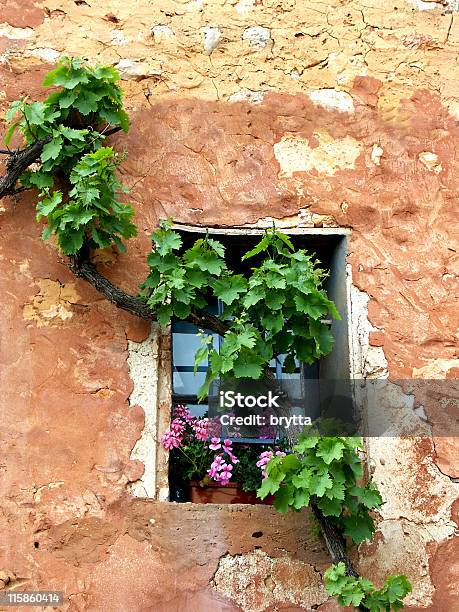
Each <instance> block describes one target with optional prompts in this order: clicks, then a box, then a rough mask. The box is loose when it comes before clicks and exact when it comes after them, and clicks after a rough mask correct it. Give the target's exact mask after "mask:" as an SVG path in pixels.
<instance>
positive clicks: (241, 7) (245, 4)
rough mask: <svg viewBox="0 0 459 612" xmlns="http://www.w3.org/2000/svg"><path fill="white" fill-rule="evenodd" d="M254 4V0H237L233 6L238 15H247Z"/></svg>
mask: <svg viewBox="0 0 459 612" xmlns="http://www.w3.org/2000/svg"><path fill="white" fill-rule="evenodd" d="M254 6H255V0H239V2H238V3H237V4H236V6H235V7H234V8H235V9H236V11H237V12H238V13H239V15H247V14H248V13H250V11H251V10H252V9H253V7H254Z"/></svg>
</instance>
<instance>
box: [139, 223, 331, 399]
mask: <svg viewBox="0 0 459 612" xmlns="http://www.w3.org/2000/svg"><path fill="white" fill-rule="evenodd" d="M152 240H153V247H154V248H153V251H152V253H150V255H149V256H148V260H147V261H148V264H149V266H150V274H149V275H148V277H147V279H146V280H145V282H144V283H143V285H142V286H141V288H142V291H143V296H144V298H145V299H146V301H147V304H148V305H149V306H150V307H151V308H152V309H153V310H155V312H156V313H157V316H158V321H159V322H160V324H162V325H167V324H168V323H169V322H170V320H171V319H172V317H175V318H177V319H186V318H187V317H188V316H189V315H190V313H191V311H192V310H193V309H202V308H205V307H206V306H207V305H208V304H209V302H210V301H211V300H214V299H215V298H217V299H219V300H221V302H222V303H223V304H224V310H223V313H222V315H221V318H222V320H223V321H225V322H226V323H227V325H228V328H229V329H228V331H227V333H226V334H225V335H224V337H223V341H222V343H221V346H220V351H219V352H217V351H216V349H214V348H211V347H210V346H209V345H205V347H204V349H203V350H202V351H200V352H199V359H200V360H201V361H204V360H205V359H207V358H208V359H209V363H210V367H209V368H208V375H207V381H206V385H205V386H204V388H203V389H202V391H201V395H205V394H206V391H207V389H208V385H209V384H210V382H211V381H212V380H214V379H215V378H217V377H218V376H221V375H226V376H234V377H236V378H255V379H257V378H260V377H261V376H262V374H263V370H264V368H265V367H266V366H267V364H268V363H269V361H270V360H271V359H272V358H273V357H274V356H277V355H280V354H286V355H287V358H286V361H285V367H286V369H287V370H288V371H293V370H294V368H295V360H299V361H303V362H306V363H312V362H314V361H315V360H316V359H319V358H320V357H322V356H324V355H327V354H328V353H329V352H330V351H331V349H332V346H333V336H332V333H331V331H330V329H329V327H328V325H326V324H324V323H323V322H322V319H323V318H324V317H326V316H328V315H329V313H330V314H331V315H332V316H333V317H335V318H339V313H338V312H337V310H336V307H335V305H334V304H333V302H332V301H331V300H330V299H328V297H327V294H326V292H325V290H324V289H323V281H324V279H325V278H326V273H325V272H324V270H322V269H321V268H320V267H319V264H318V263H317V261H316V260H315V259H314V257H313V256H312V255H310V254H309V253H307V251H305V250H304V249H299V250H295V248H294V246H293V244H292V243H291V241H290V239H289V238H288V237H287V236H286V235H284V234H282V233H281V232H278V231H277V230H276V229H274V228H273V229H270V230H267V231H266V232H265V235H264V236H263V238H262V239H261V240H260V242H259V243H258V244H257V246H256V247H255V248H254V249H252V250H251V251H249V252H247V253H245V255H243V257H242V259H243V260H253V261H254V262H257V265H254V266H253V267H252V268H250V267H249V264H250V261H249V264H248V271H247V274H240V273H236V272H234V271H233V270H230V269H229V268H228V267H227V264H226V262H225V247H224V246H223V244H221V243H220V242H218V241H217V240H214V239H212V238H210V237H209V236H208V235H206V236H205V237H204V238H201V239H199V240H197V241H196V242H195V243H194V244H193V246H192V247H190V248H188V249H186V250H183V249H182V240H181V237H180V235H179V234H178V233H177V232H175V231H174V230H173V229H172V227H171V223H170V222H168V221H166V222H163V223H162V224H161V227H160V228H159V229H158V230H157V231H155V232H154V233H153V236H152Z"/></svg>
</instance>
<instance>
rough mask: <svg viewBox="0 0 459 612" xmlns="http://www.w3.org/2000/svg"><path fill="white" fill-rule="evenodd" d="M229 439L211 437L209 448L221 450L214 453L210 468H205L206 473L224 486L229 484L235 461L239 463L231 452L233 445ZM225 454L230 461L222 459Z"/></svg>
mask: <svg viewBox="0 0 459 612" xmlns="http://www.w3.org/2000/svg"><path fill="white" fill-rule="evenodd" d="M232 444H233V443H232V442H231V440H228V439H226V440H223V442H222V441H221V440H220V438H212V440H211V441H210V444H209V448H210V450H214V451H216V450H222V451H223V452H222V453H218V454H217V455H215V457H214V460H213V461H212V465H211V466H210V470H207V473H208V474H209V476H210V477H211V478H212V480H215V481H216V482H219V483H220V484H221V485H223V486H226V485H227V484H229V481H230V480H231V476H232V475H233V467H234V465H235V464H236V463H239V459H238V458H237V457H236V455H235V454H234V453H233V446H232ZM225 454H226V455H227V456H228V458H229V460H230V461H231V463H230V462H228V463H227V462H226V461H225V459H224V455H225Z"/></svg>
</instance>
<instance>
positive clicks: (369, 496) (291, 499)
mask: <svg viewBox="0 0 459 612" xmlns="http://www.w3.org/2000/svg"><path fill="white" fill-rule="evenodd" d="M316 433H317V432H316V431H315V429H313V428H311V430H310V431H308V432H305V433H304V434H303V435H302V436H300V438H299V440H298V443H297V444H296V445H295V446H294V447H293V449H292V454H290V455H287V456H286V457H273V458H272V459H271V460H270V461H269V463H268V464H267V466H266V478H265V479H264V480H263V483H262V485H261V487H260V489H259V491H258V495H259V497H261V498H262V499H263V498H265V497H266V496H267V495H269V494H273V495H275V501H274V506H275V507H276V508H277V510H279V512H282V513H285V512H287V510H288V509H289V508H292V509H294V510H300V509H301V508H303V507H305V506H308V505H309V504H311V503H314V504H315V505H316V506H317V507H318V508H319V509H320V510H321V511H322V513H323V514H324V516H327V517H329V518H330V520H331V521H332V522H333V523H335V525H336V526H337V527H338V528H339V529H340V530H342V531H343V533H344V534H345V535H346V536H348V537H349V538H351V540H352V541H353V542H354V543H355V544H359V543H360V542H363V541H364V540H367V539H369V538H371V536H372V534H373V533H374V530H375V527H374V522H373V519H372V517H371V516H370V514H369V511H370V510H372V509H375V508H379V507H380V506H381V504H382V498H381V495H380V494H379V491H378V490H377V488H376V486H375V485H374V484H373V483H371V482H370V483H368V484H367V485H365V486H359V485H358V484H357V483H358V481H359V480H360V479H361V478H362V475H363V469H362V462H361V459H360V457H359V455H358V449H359V448H360V445H361V441H360V439H359V438H352V437H337V436H320V435H315V434H316Z"/></svg>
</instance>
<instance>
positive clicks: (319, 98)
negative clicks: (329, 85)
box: [309, 89, 354, 113]
mask: <svg viewBox="0 0 459 612" xmlns="http://www.w3.org/2000/svg"><path fill="white" fill-rule="evenodd" d="M309 97H310V98H311V100H312V101H313V102H314V104H317V105H318V106H323V108H327V109H329V110H337V111H340V112H341V113H352V112H353V111H354V102H353V100H352V96H350V95H349V94H348V93H346V92H345V91H337V90H336V89H316V90H314V91H311V92H310V94H309Z"/></svg>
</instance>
